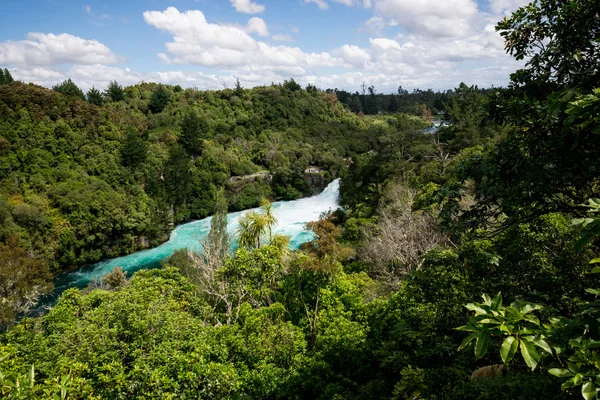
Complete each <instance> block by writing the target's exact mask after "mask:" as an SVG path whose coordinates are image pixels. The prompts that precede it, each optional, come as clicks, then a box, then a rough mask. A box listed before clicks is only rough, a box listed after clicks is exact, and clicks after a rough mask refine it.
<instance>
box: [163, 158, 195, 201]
mask: <svg viewBox="0 0 600 400" xmlns="http://www.w3.org/2000/svg"><path fill="white" fill-rule="evenodd" d="M190 169H191V162H190V156H189V155H188V154H187V152H186V151H185V149H184V148H183V147H181V146H173V147H171V149H170V150H169V159H168V162H167V166H166V168H165V174H164V178H165V186H166V189H167V195H168V196H169V199H170V200H171V201H172V202H173V203H175V204H182V203H183V202H185V201H186V200H187V199H188V196H189V193H190V184H191V181H192V175H191V171H190Z"/></svg>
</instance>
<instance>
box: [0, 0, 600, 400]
mask: <svg viewBox="0 0 600 400" xmlns="http://www.w3.org/2000/svg"><path fill="white" fill-rule="evenodd" d="M599 12H600V9H599V8H598V5H597V4H596V2H594V1H586V0H577V1H568V2H567V1H558V0H542V1H540V2H537V3H532V4H530V5H528V6H525V7H523V8H521V9H519V11H517V12H515V13H514V14H512V15H511V16H509V17H507V18H506V19H504V20H503V21H501V22H499V23H498V24H497V26H496V29H497V30H498V31H499V32H500V33H501V35H502V36H503V37H504V38H505V40H506V50H507V51H508V52H509V53H510V54H512V55H513V56H514V57H515V58H517V59H524V60H525V61H526V64H525V67H524V68H523V69H521V70H518V71H516V72H515V73H514V74H512V75H511V84H510V85H509V86H508V87H507V88H498V89H490V90H480V89H478V88H477V87H469V86H467V85H464V84H461V85H459V86H458V87H457V88H456V89H455V90H453V91H452V93H451V94H452V95H451V96H448V97H447V98H445V99H444V101H443V104H442V105H443V110H439V109H438V110H437V111H444V114H445V118H446V119H448V120H449V121H451V123H452V124H451V126H449V127H446V128H442V129H441V130H440V131H438V132H436V133H434V134H425V133H423V128H425V127H427V126H428V122H426V121H424V120H423V119H422V118H420V117H416V116H415V115H408V114H405V113H394V112H393V111H386V112H385V113H384V112H383V111H382V112H381V114H378V115H377V116H365V115H361V113H360V111H361V110H352V106H351V104H349V103H348V101H346V100H347V99H344V100H340V96H345V95H340V92H337V93H336V92H335V91H332V92H330V93H327V92H321V91H319V90H317V89H316V88H314V87H312V86H310V87H308V88H307V89H306V90H305V89H302V88H300V87H299V86H298V85H297V84H296V83H295V82H293V81H288V82H285V83H284V84H282V85H273V86H269V87H261V88H255V89H251V90H249V89H243V88H241V87H239V86H238V87H237V88H235V89H231V90H223V91H218V92H209V91H207V92H200V91H197V90H192V89H186V90H183V89H181V88H178V87H169V86H163V85H156V84H140V85H136V86H133V87H128V88H125V89H121V88H120V87H119V85H118V84H116V83H113V84H111V86H110V87H109V88H108V89H107V90H106V92H105V93H100V92H99V91H94V90H95V89H92V90H90V92H88V94H87V95H85V94H84V93H83V92H81V91H80V90H79V89H78V88H77V87H76V86H75V85H74V84H73V82H70V81H67V82H63V83H62V84H60V85H57V86H56V87H55V88H54V90H53V91H50V90H47V89H43V88H41V87H37V86H34V85H25V84H23V83H20V82H10V83H5V84H2V85H0V115H1V116H2V117H1V118H2V120H1V121H0V123H1V124H0V151H1V153H0V155H1V158H0V162H1V165H0V174H1V175H0V177H1V180H0V193H1V194H2V196H3V197H2V198H1V200H0V210H2V211H1V213H0V216H1V218H2V233H1V234H2V236H1V238H2V241H3V244H2V246H1V247H0V276H1V277H9V278H11V279H8V278H4V280H3V281H2V282H9V280H10V281H11V282H13V286H10V284H6V283H4V284H0V296H3V303H2V304H3V305H4V306H3V308H1V309H0V310H2V314H0V318H1V321H2V323H3V328H4V329H5V330H6V332H5V333H3V334H2V335H0V395H1V396H2V397H3V398H11V399H12V398H14V399H20V398H61V397H62V398H73V399H74V398H98V399H100V398H223V399H224V398H233V399H242V398H252V399H254V398H261V399H308V398H310V399H313V398H314V399H457V400H458V399H507V400H508V399H523V400H525V399H571V398H573V399H578V398H584V399H594V398H596V397H597V394H598V391H599V390H600V353H599V350H598V349H599V348H600V331H599V327H600V302H599V300H598V299H597V296H598V295H600V279H599V278H598V272H600V269H599V268H598V267H597V266H595V264H598V263H599V262H600V259H599V253H600V249H599V244H600V242H599V239H598V237H599V235H600V218H599V217H598V212H600V185H599V180H600V164H599V163H598V160H599V159H600V128H599V127H600V117H599V116H600V87H599V82H600V70H599V69H598V66H599V65H600V56H599V55H600V49H599V48H598V43H599V42H598V32H599V31H600V22H599V21H600V19H598V15H599ZM447 94H448V93H446V95H447ZM371 95H372V96H373V97H374V98H377V95H376V93H375V92H374V91H373V93H371ZM408 95H409V94H406V93H399V95H398V96H399V97H402V96H408ZM358 96H359V95H356V97H355V96H354V95H352V96H350V98H351V99H352V98H353V97H355V98H356V99H358V101H359V102H361V107H362V100H361V99H360V98H359V97H358ZM365 96H367V97H368V96H369V95H365ZM364 100H367V99H366V98H365V99H364ZM396 100H398V99H396ZM351 101H354V100H351ZM386 101H387V100H386ZM389 101H391V98H389ZM428 101H429V100H428ZM433 101H434V102H435V99H434V100H433ZM382 104H383V101H382ZM420 104H425V107H429V108H430V109H431V110H432V111H435V110H433V108H431V105H430V104H429V103H426V102H421V100H419V102H415V103H414V104H411V105H410V107H409V106H407V107H409V108H411V109H408V108H407V109H406V110H403V111H405V112H409V113H412V114H419V112H416V113H415V112H413V111H414V110H416V109H418V108H419V107H421V106H420ZM413 106H414V107H413ZM388 107H389V104H388ZM434 107H435V108H438V106H437V105H434ZM399 110H400V108H399ZM411 110H413V111H411ZM364 114H368V113H364ZM373 114H377V112H373ZM419 115H420V114H419ZM425 116H426V115H425ZM311 165H315V166H319V167H321V168H322V169H323V170H325V171H326V172H325V173H324V177H323V179H325V180H328V179H331V178H333V177H338V176H339V177H341V185H340V194H341V204H342V205H343V210H338V211H336V212H333V213H330V214H327V215H323V216H322V217H321V219H320V220H319V221H315V222H311V223H309V224H308V225H307V227H308V229H310V230H312V231H313V233H314V240H312V241H311V242H309V243H306V244H304V245H303V246H302V247H301V249H300V250H298V251H290V250H289V247H288V242H287V240H286V238H285V237H281V236H278V235H275V234H273V227H274V226H275V225H276V224H277V218H276V217H277V216H276V215H275V214H274V213H273V212H272V208H271V206H270V203H269V202H268V201H263V202H262V207H261V209H260V210H259V211H255V212H252V213H249V214H246V216H245V217H244V218H243V219H242V221H241V222H240V230H239V232H237V234H236V237H229V235H228V234H227V230H226V225H227V222H226V213H227V211H228V210H235V209H242V208H247V207H251V206H254V205H256V204H257V202H259V201H260V198H261V197H265V198H271V199H279V198H283V199H292V198H297V197H298V196H301V195H308V194H310V193H311V192H312V190H313V189H312V188H311V187H310V185H309V184H308V182H307V180H306V178H305V177H304V170H305V169H306V168H307V167H308V166H311ZM261 171H268V172H269V173H270V175H272V179H271V180H270V181H268V182H263V181H262V180H261V181H256V182H249V183H248V182H246V183H248V184H244V185H242V186H240V187H237V186H235V182H231V181H230V178H231V177H233V176H240V175H249V174H253V173H257V172H261ZM212 213H214V217H213V219H212V220H211V231H210V234H209V235H208V237H207V238H206V239H205V240H203V242H202V245H203V249H204V251H203V253H202V254H198V253H195V252H191V251H186V250H183V251H179V252H177V253H175V255H173V256H172V257H171V258H170V259H169V260H167V261H165V262H164V265H163V267H162V268H160V269H154V270H150V271H140V272H138V273H136V274H135V275H134V276H133V277H127V276H125V275H124V274H123V273H122V271H120V270H119V269H115V270H114V271H113V272H112V273H111V274H109V275H107V276H106V277H105V278H104V279H103V280H102V282H98V284H97V285H95V286H94V287H89V288H88V289H86V290H83V291H81V290H78V289H70V290H67V291H66V292H65V293H64V294H63V295H62V296H61V298H60V299H59V301H58V303H57V304H56V306H55V307H54V308H52V309H51V310H50V311H49V312H48V313H47V314H46V315H44V316H40V317H35V318H30V317H25V318H22V319H20V320H19V321H17V322H15V317H16V316H17V314H18V313H19V311H21V310H23V309H26V308H27V304H28V301H30V300H31V299H32V298H34V297H35V293H39V292H40V291H43V290H45V289H46V286H47V285H48V283H49V277H50V272H51V271H57V270H60V269H61V268H68V267H69V266H70V265H74V264H81V263H86V262H92V261H95V260H97V259H99V258H101V257H104V256H113V255H115V254H120V253H122V252H126V251H131V250H133V249H135V248H137V247H139V246H140V244H139V243H137V242H136V241H140V240H142V238H145V239H147V240H148V241H150V242H157V241H160V240H161V238H162V237H164V235H165V234H166V233H167V232H168V230H169V227H170V226H172V224H174V223H178V222H181V221H186V220H188V219H190V218H200V217H203V216H206V215H208V214H212ZM232 240H237V241H238V243H239V244H240V247H239V248H238V249H236V250H235V251H234V252H232V251H231V250H230V243H231V241H232ZM48 266H51V267H52V270H49V269H48V268H49V267H48ZM15 271H18V272H19V273H18V275H17V279H15V278H14V277H15V275H14V272H15ZM11 274H12V275H11ZM19 280H20V281H19ZM14 282H21V283H23V285H22V286H21V287H16V286H15V285H16V284H14ZM17 289H18V290H17ZM34 289H35V290H34ZM35 291H37V292H35ZM7 293H11V296H12V297H8V296H7ZM7 304H8V306H6V305H7Z"/></svg>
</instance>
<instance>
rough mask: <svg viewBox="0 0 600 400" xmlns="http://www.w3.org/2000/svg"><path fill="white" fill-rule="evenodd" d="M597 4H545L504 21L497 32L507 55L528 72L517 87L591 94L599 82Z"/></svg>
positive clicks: (548, 0)
mask: <svg viewBox="0 0 600 400" xmlns="http://www.w3.org/2000/svg"><path fill="white" fill-rule="evenodd" d="M598 29H600V21H598V4H597V3H596V2H594V1H588V0H577V1H570V2H565V1H561V0H541V1H536V2H532V3H530V4H528V5H526V6H524V7H521V8H520V9H519V10H517V11H516V12H514V13H513V14H512V15H511V16H509V17H505V18H504V20H503V21H500V22H499V23H498V24H497V25H496V30H497V31H498V32H500V35H502V36H503V37H504V39H505V48H506V50H507V51H508V52H509V53H510V54H511V55H513V56H514V57H515V58H516V59H517V60H523V59H527V62H526V65H525V68H524V69H522V70H519V71H517V72H516V73H515V74H513V75H512V77H511V78H512V80H513V83H514V84H515V85H525V86H527V85H530V86H532V88H533V86H537V85H538V84H541V85H543V86H546V85H548V84H550V85H566V86H568V87H571V88H572V87H579V88H581V89H586V90H590V89H592V88H595V87H597V85H598V80H599V78H600V71H599V70H598V64H599V63H600V52H599V51H598Z"/></svg>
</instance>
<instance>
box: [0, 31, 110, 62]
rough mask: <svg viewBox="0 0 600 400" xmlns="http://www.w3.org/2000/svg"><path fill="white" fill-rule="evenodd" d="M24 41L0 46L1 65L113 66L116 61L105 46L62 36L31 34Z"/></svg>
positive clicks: (74, 37) (4, 43)
mask: <svg viewBox="0 0 600 400" xmlns="http://www.w3.org/2000/svg"><path fill="white" fill-rule="evenodd" d="M26 37H27V40H22V41H10V40H9V41H6V42H2V43H0V64H7V65H12V66H50V65H57V64H112V63H116V62H117V57H116V56H115V55H114V54H113V52H112V51H110V49H109V48H108V47H106V46H105V45H104V44H102V43H100V42H98V41H96V40H86V39H82V38H80V37H78V36H73V35H69V34H67V33H62V34H60V35H55V34H52V33H47V34H46V33H39V32H30V33H28V34H27V36H26Z"/></svg>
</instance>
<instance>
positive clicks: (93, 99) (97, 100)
mask: <svg viewBox="0 0 600 400" xmlns="http://www.w3.org/2000/svg"><path fill="white" fill-rule="evenodd" d="M86 97H87V101H89V102H90V103H91V104H94V105H96V106H98V107H100V106H102V104H103V103H104V97H102V93H100V91H99V90H98V89H96V88H95V87H93V86H92V88H91V89H90V90H88V92H87V94H86Z"/></svg>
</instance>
